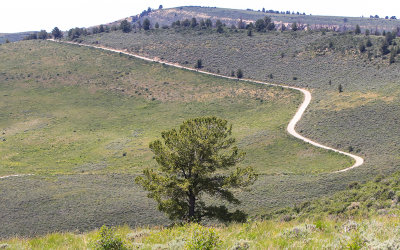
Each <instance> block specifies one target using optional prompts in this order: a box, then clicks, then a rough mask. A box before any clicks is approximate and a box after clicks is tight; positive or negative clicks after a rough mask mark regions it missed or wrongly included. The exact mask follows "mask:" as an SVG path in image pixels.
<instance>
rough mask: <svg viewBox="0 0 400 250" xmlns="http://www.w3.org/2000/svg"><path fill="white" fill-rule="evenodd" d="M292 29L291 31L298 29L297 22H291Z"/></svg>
mask: <svg viewBox="0 0 400 250" xmlns="http://www.w3.org/2000/svg"><path fill="white" fill-rule="evenodd" d="M292 30H293V31H297V30H298V27H297V23H293V24H292Z"/></svg>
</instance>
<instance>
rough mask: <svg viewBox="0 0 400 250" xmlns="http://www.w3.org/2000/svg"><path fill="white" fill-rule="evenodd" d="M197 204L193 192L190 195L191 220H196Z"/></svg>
mask: <svg viewBox="0 0 400 250" xmlns="http://www.w3.org/2000/svg"><path fill="white" fill-rule="evenodd" d="M195 205H196V197H195V196H194V195H193V194H192V193H191V194H190V195H189V221H193V220H194V208H195Z"/></svg>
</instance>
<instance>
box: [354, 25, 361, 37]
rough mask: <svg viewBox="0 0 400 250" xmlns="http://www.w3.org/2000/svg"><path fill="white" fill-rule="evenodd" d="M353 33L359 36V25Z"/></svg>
mask: <svg viewBox="0 0 400 250" xmlns="http://www.w3.org/2000/svg"><path fill="white" fill-rule="evenodd" d="M354 33H355V34H356V35H359V34H361V28H360V25H358V24H357V25H356V30H355V31H354Z"/></svg>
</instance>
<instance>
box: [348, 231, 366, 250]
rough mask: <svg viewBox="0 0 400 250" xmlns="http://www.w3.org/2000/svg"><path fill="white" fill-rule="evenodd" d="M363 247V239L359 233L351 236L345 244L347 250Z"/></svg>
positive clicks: (356, 249)
mask: <svg viewBox="0 0 400 250" xmlns="http://www.w3.org/2000/svg"><path fill="white" fill-rule="evenodd" d="M364 245H365V241H364V239H363V238H362V237H361V236H360V234H359V233H355V234H353V235H352V237H351V239H350V241H349V242H348V243H347V249H351V250H358V249H361V248H362V247H363V246H364Z"/></svg>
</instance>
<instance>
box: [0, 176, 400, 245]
mask: <svg viewBox="0 0 400 250" xmlns="http://www.w3.org/2000/svg"><path fill="white" fill-rule="evenodd" d="M399 177H400V176H399V174H396V175H393V176H390V177H387V178H382V177H379V178H376V179H375V180H374V181H372V182H369V183H366V184H359V183H354V184H352V185H351V186H350V187H349V189H348V190H346V191H342V192H339V193H338V194H336V195H334V196H331V197H326V198H324V199H320V200H316V201H314V202H311V203H305V204H303V205H301V206H297V207H295V208H293V209H290V210H289V209H288V210H284V211H282V212H281V213H280V214H277V215H276V216H275V217H274V218H271V219H267V220H255V221H249V222H247V223H243V224H230V225H225V226H223V225H219V226H214V227H204V226H200V225H197V224H192V225H190V224H188V225H183V226H173V227H170V228H164V227H142V228H140V227H139V228H138V227H137V228H134V229H132V228H129V227H127V226H125V227H118V228H117V230H116V231H115V232H114V235H116V236H117V237H115V238H120V239H121V241H122V242H123V243H124V244H125V246H127V247H128V248H140V249H181V248H184V247H190V246H193V245H195V244H198V245H197V246H201V245H202V246H203V247H204V246H205V244H207V243H209V244H210V245H211V244H212V245H213V246H214V247H215V248H216V249H270V248H272V249H276V248H278V249H281V248H289V249H304V248H306V249H398V248H399V247H400V241H399V237H400V233H399V230H398V227H399V225H400V219H399V216H398V215H399V190H400V185H399ZM115 238H114V239H115ZM98 240H99V232H98V231H92V232H88V233H84V234H78V233H56V234H49V235H46V236H42V237H37V238H30V239H29V238H28V239H22V238H11V239H8V240H4V241H0V246H7V247H8V248H9V249H71V248H74V249H83V248H90V247H93V246H94V244H95V243H96V242H98ZM195 246H196V245H195ZM198 248H200V247H198ZM198 248H197V249H198ZM191 249H193V248H191ZM194 249H196V248H194Z"/></svg>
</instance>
